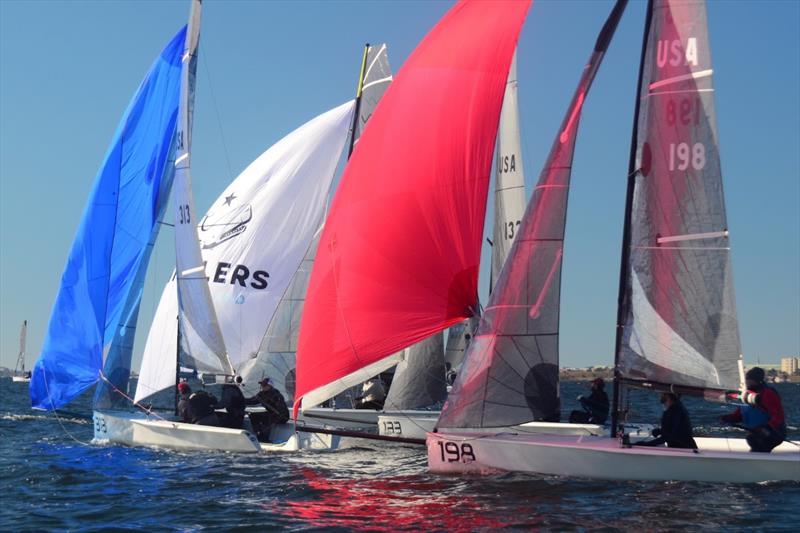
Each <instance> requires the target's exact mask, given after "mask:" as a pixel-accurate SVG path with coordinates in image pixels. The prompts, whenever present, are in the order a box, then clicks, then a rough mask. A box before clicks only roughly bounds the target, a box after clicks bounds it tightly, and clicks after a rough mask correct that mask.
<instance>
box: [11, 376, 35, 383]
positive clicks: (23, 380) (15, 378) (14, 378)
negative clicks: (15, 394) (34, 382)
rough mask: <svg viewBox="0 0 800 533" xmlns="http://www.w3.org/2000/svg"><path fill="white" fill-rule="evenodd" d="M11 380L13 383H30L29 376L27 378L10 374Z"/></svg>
mask: <svg viewBox="0 0 800 533" xmlns="http://www.w3.org/2000/svg"><path fill="white" fill-rule="evenodd" d="M11 381H13V382H14V383H30V382H31V378H27V377H25V376H12V377H11Z"/></svg>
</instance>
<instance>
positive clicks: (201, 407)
mask: <svg viewBox="0 0 800 533" xmlns="http://www.w3.org/2000/svg"><path fill="white" fill-rule="evenodd" d="M216 407H217V399H216V398H215V397H214V395H213V394H209V393H208V392H206V391H204V390H200V391H197V392H195V393H194V394H192V395H191V396H189V416H190V418H191V422H192V424H200V425H202V426H218V425H219V417H218V416H217V413H216V412H215V411H214V409H215V408H216Z"/></svg>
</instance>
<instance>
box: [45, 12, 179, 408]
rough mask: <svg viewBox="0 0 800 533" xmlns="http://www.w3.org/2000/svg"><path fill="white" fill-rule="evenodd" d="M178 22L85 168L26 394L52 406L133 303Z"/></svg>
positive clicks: (155, 208)
mask: <svg viewBox="0 0 800 533" xmlns="http://www.w3.org/2000/svg"><path fill="white" fill-rule="evenodd" d="M185 40H186V27H184V28H182V29H181V31H179V32H178V34H177V35H176V36H175V37H174V38H173V39H172V40H171V41H170V43H169V44H168V45H167V46H166V48H164V50H163V51H162V53H161V55H160V56H159V57H158V58H157V59H156V60H155V62H154V63H153V65H152V66H151V67H150V70H149V71H148V73H147V75H146V76H145V78H144V80H143V81H142V83H141V85H140V86H139V88H138V90H137V91H136V94H135V95H134V97H133V99H132V100H131V103H130V104H129V105H128V109H127V110H126V111H125V114H124V116H123V117H122V121H121V122H120V124H119V126H118V127H117V131H116V132H115V134H114V138H113V140H112V141H111V146H110V147H109V149H108V152H107V153H106V156H105V159H104V160H103V164H102V166H101V167H100V170H99V171H98V173H97V176H96V178H95V183H94V187H93V189H92V193H91V195H90V196H89V202H88V204H87V206H86V208H85V210H84V213H83V217H82V219H81V224H80V227H79V228H78V232H77V234H76V236H75V240H74V242H73V243H72V249H71V250H70V254H69V258H68V259H67V265H66V267H65V268H64V273H63V275H62V277H61V287H60V288H59V291H58V296H57V297H56V302H55V304H54V306H53V311H52V314H51V316H50V324H49V326H48V331H47V337H46V338H45V342H44V347H43V349H42V353H41V355H40V356H39V360H38V361H37V362H36V365H35V367H34V369H33V375H32V377H31V385H30V394H31V404H32V406H33V407H34V408H38V409H57V408H59V407H62V406H63V405H65V404H67V403H69V402H70V401H71V400H72V399H73V398H75V397H76V396H78V395H79V394H80V393H81V392H83V391H84V390H86V389H87V388H89V387H91V386H92V385H93V384H94V383H95V382H96V381H97V380H98V379H99V377H100V369H101V367H102V365H103V349H104V347H105V346H106V345H107V344H108V343H110V342H111V341H112V339H113V338H114V335H115V333H117V328H118V325H119V324H120V322H121V321H123V322H125V319H124V317H122V315H123V312H124V311H126V310H127V311H128V312H130V310H131V308H133V307H138V300H137V301H136V302H135V304H136V305H132V304H134V302H132V301H131V298H134V299H138V298H141V286H137V285H141V284H143V283H144V276H143V275H142V270H143V269H145V268H146V266H147V265H146V263H147V259H148V258H149V255H150V254H149V244H150V242H151V239H152V238H153V236H154V231H157V228H155V226H156V225H157V221H158V218H159V216H160V212H161V211H162V210H163V204H164V203H165V202H166V198H165V195H168V194H169V187H168V185H169V181H171V179H172V175H173V169H172V165H171V164H170V160H171V156H172V154H173V152H174V146H173V145H174V137H175V131H176V122H177V116H178V103H179V99H180V91H181V56H182V54H183V49H184V44H185Z"/></svg>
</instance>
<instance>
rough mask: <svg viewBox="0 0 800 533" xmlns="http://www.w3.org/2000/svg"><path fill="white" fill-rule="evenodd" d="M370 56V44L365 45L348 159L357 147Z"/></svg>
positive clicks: (357, 87)
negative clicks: (365, 77)
mask: <svg viewBox="0 0 800 533" xmlns="http://www.w3.org/2000/svg"><path fill="white" fill-rule="evenodd" d="M368 54H369V43H366V44H365V45H364V55H363V56H361V71H360V72H359V74H358V85H357V86H356V108H355V111H353V128H352V130H351V131H352V133H351V134H350V146H348V147H347V159H350V155H351V154H352V153H353V147H354V146H355V145H356V127H357V126H358V115H359V112H360V111H361V92H362V91H363V89H364V74H365V72H366V70H367V55H368Z"/></svg>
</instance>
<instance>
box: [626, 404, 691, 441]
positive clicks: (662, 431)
mask: <svg viewBox="0 0 800 533" xmlns="http://www.w3.org/2000/svg"><path fill="white" fill-rule="evenodd" d="M661 403H662V404H663V405H664V406H665V407H666V409H665V410H664V414H662V415H661V427H660V428H656V429H654V430H653V436H654V437H656V438H655V439H653V440H651V441H647V442H640V443H638V444H639V445H640V446H661V445H662V444H666V445H667V446H668V447H670V448H692V449H696V448H697V444H696V443H695V441H694V438H693V437H692V421H691V420H690V419H689V412H688V411H687V410H686V407H684V405H683V403H681V400H680V398H679V397H678V395H677V394H674V393H671V392H665V393H663V394H662V395H661Z"/></svg>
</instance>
